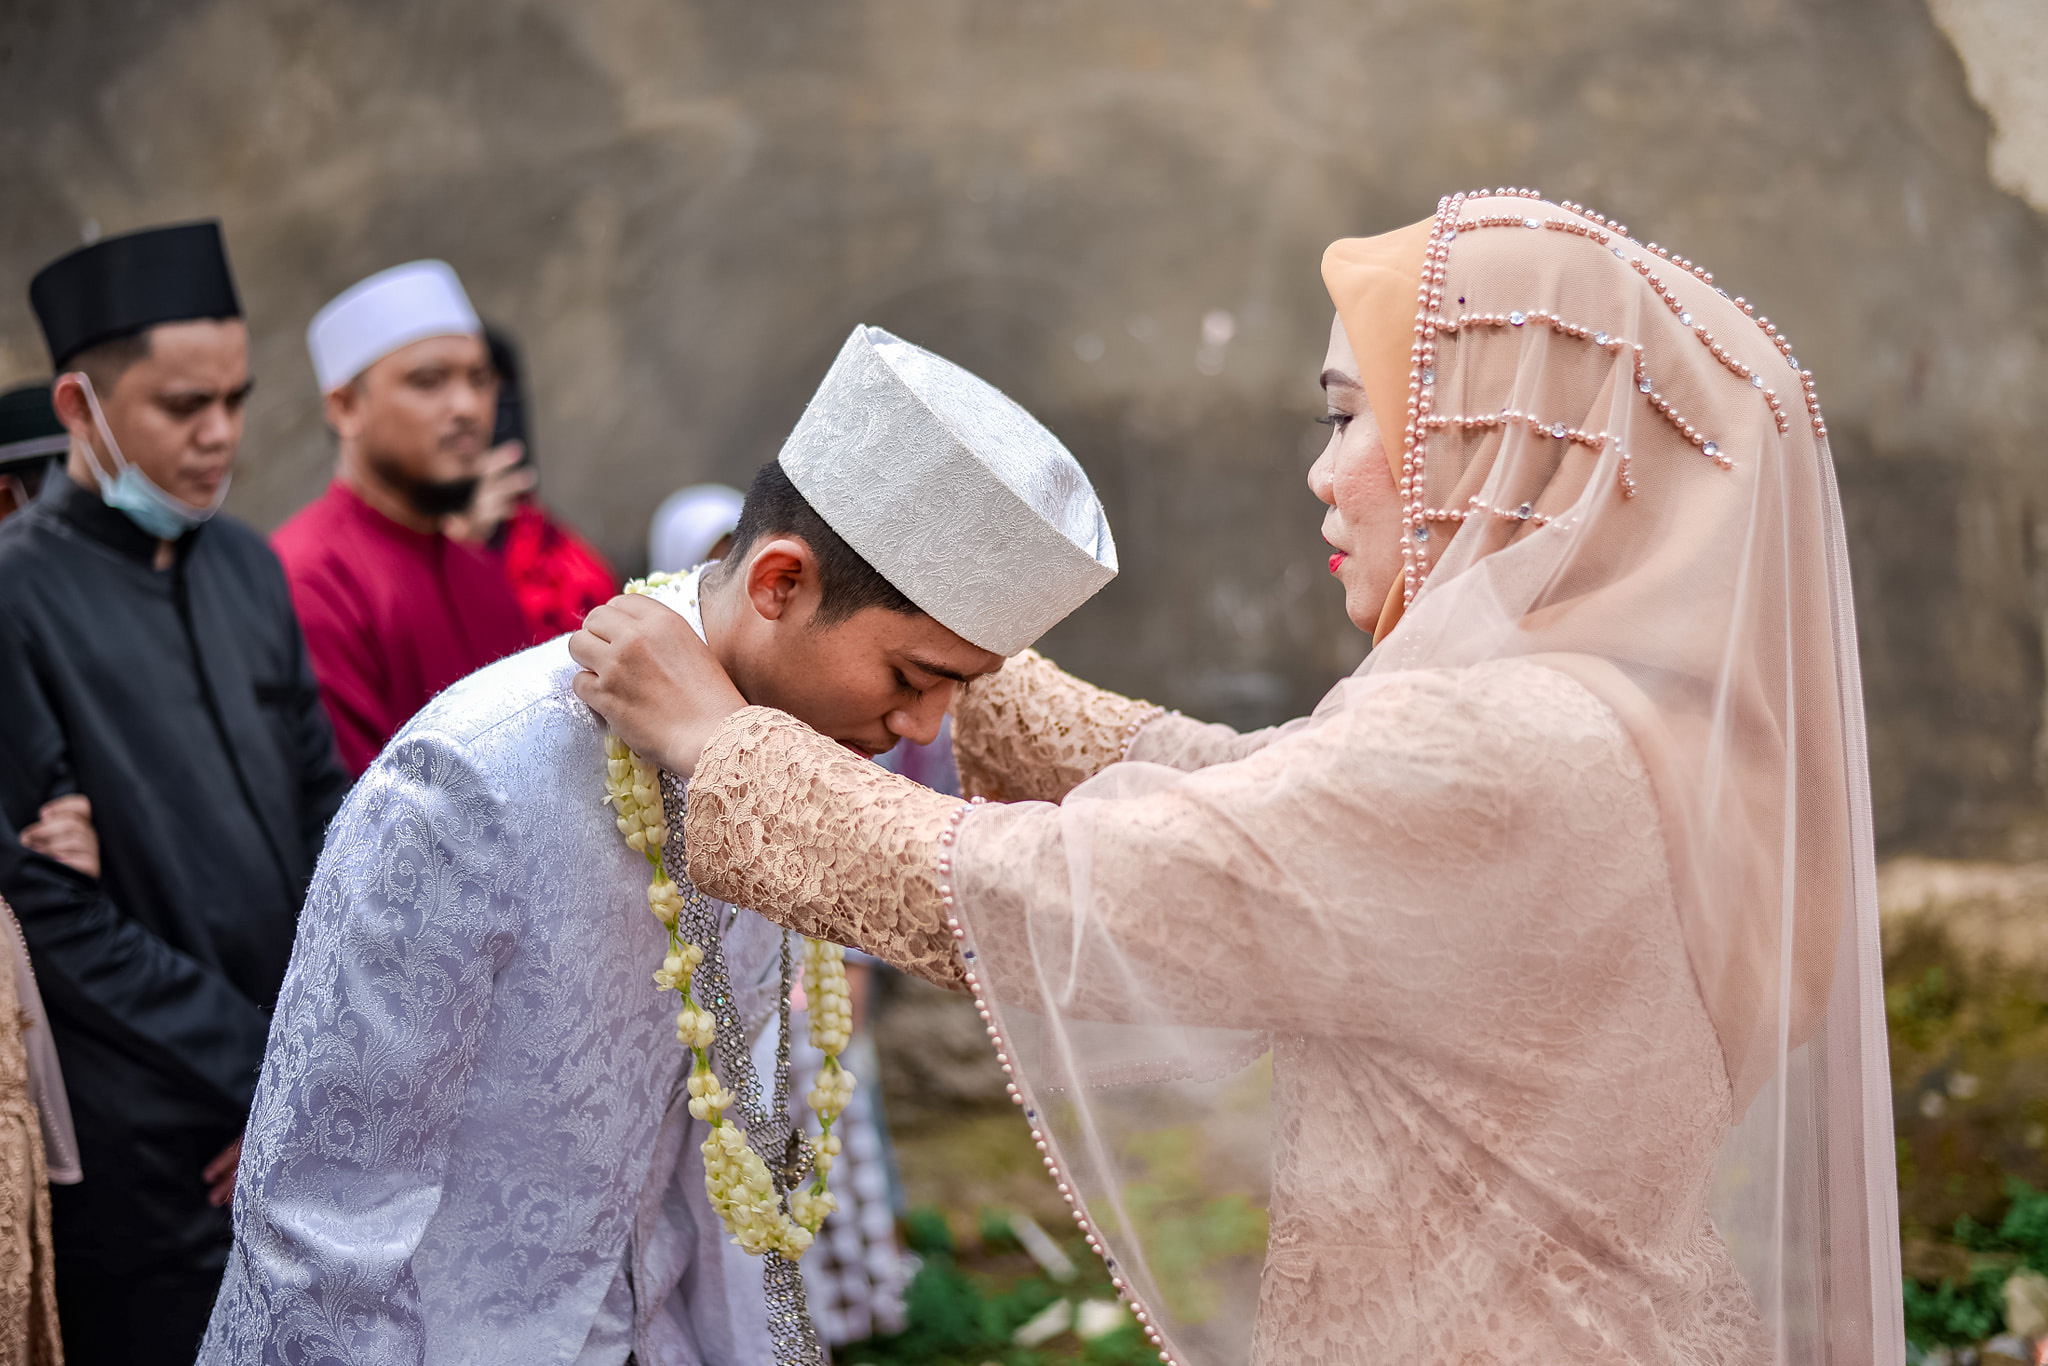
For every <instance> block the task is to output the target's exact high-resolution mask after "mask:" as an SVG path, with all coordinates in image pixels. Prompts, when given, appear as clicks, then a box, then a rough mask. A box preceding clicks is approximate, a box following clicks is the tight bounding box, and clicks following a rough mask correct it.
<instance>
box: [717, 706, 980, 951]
mask: <svg viewBox="0 0 2048 1366" xmlns="http://www.w3.org/2000/svg"><path fill="white" fill-rule="evenodd" d="M959 809H960V803H959V802H958V801H957V800H956V799H954V798H952V797H942V796H940V795H939V794H938V793H936V792H933V791H932V790H931V789H930V788H927V787H923V786H920V785H919V784H917V783H914V782H912V781H910V779H908V778H901V777H898V776H897V775H895V774H894V773H890V772H889V771H887V770H886V769H884V768H882V767H881V766H880V765H878V764H875V763H872V762H870V761H868V760H865V759H859V758H856V757H854V755H853V754H851V753H850V752H849V751H848V750H847V749H846V748H845V747H844V746H842V745H839V744H838V743H836V742H834V741H832V740H828V739H826V738H825V737H824V736H822V735H820V734H818V732H816V731H814V730H812V729H811V728H810V727H809V726H807V725H805V724H804V723H803V722H801V721H799V720H797V719H796V718H795V717H793V716H791V715H789V714H788V713H786V712H780V711H776V710H775V709H774V708H772V707H747V708H744V709H743V710H741V711H738V712H735V713H734V714H733V715H732V716H731V717H730V718H728V719H727V720H726V722H725V724H724V725H722V726H720V727H719V728H718V730H717V732H716V733H715V734H714V735H713V736H712V737H711V742H710V743H709V744H707V745H706V746H705V747H704V755H703V757H702V758H701V759H699V760H698V761H697V771H696V773H695V774H694V775H692V777H691V779H690V804H689V813H688V814H687V815H686V816H685V817H684V821H683V834H684V840H685V842H686V845H687V847H688V849H689V851H690V880H691V881H692V882H694V883H695V884H696V885H697V887H698V888H699V889H701V890H702V891H704V892H706V893H708V894H710V895H711V896H715V897H719V898H721V899H723V900H726V901H732V902H734V903H736V904H738V905H742V906H765V907H771V908H773V909H772V910H771V911H769V912H764V914H768V915H770V917H771V918H772V919H774V920H775V921H777V922H778V923H780V924H782V925H784V926H786V927H787V928H789V929H793V930H795V931H797V932H798V933H800V934H807V935H810V936H811V937H812V938H815V939H829V940H831V941H832V942H833V943H835V944H851V945H855V946H857V947H859V948H862V949H865V950H867V951H868V952H869V953H872V954H874V955H875V956H876V957H877V958H880V959H882V960H884V961H885V962H887V963H889V964H890V965H891V966H894V967H897V968H901V969H902V970H903V971H905V972H911V973H915V974H917V975H918V976H919V977H922V978H924V979H925V980H926V981H929V982H936V983H938V984H939V985H940V986H943V987H953V988H956V989H957V988H959V987H960V985H961V966H960V957H959V954H958V953H956V952H955V950H954V947H953V937H952V935H951V934H950V933H948V932H947V930H946V917H945V911H944V908H943V907H942V905H941V904H940V901H939V884H938V876H937V851H938V847H939V834H940V832H941V831H943V830H944V829H945V828H946V826H947V824H948V823H949V822H950V821H951V820H952V819H953V815H954V813H955V812H956V811H958V810H959Z"/></svg>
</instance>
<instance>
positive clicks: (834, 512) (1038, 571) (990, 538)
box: [778, 326, 1116, 655]
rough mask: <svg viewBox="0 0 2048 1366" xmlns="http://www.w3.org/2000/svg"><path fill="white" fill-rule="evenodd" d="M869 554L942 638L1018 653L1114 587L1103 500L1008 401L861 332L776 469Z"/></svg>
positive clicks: (894, 340) (938, 360) (948, 368)
mask: <svg viewBox="0 0 2048 1366" xmlns="http://www.w3.org/2000/svg"><path fill="white" fill-rule="evenodd" d="M778 459H779V461H780V463H781V465H782V469H783V472H784V473H785V474H787V475H788V476H789V481H790V483H792V484H794V485H796V488H797V492H799V493H801V494H803V496H804V498H805V499H806V500H807V501H808V502H809V503H810V505H811V506H812V507H813V508H815V509H816V510H817V513H818V515H819V516H820V517H823V518H824V519H825V522H826V524H827V525H828V526H830V527H831V528H832V529H833V530H834V531H836V532H838V533H839V535H840V536H841V537H842V538H843V539H844V540H845V541H846V543H847V544H848V545H850V546H852V547H853V548H854V550H855V551H857V552H858V553H859V555H860V557H861V558H862V559H864V560H866V561H867V562H868V563H869V564H871V565H873V566H874V567H875V571H876V572H877V573H879V574H880V575H881V576H882V577H883V578H885V579H887V580H888V581H889V582H890V583H892V584H894V585H895V586H896V588H897V589H898V590H899V591H900V592H902V594H903V595H904V596H905V597H907V598H909V599H910V600H911V601H912V602H914V603H916V604H917V605H918V606H919V607H921V608H923V609H924V610H925V611H926V612H928V613H930V614H931V616H932V617H933V618H934V619H936V620H937V621H938V622H939V623H940V624H941V625H943V626H945V627H947V628H949V629H950V630H952V631H953V632H954V633H955V634H956V635H958V636H960V637H961V638H962V639H963V640H966V641H968V642H970V643H971V644H975V645H979V646H980V647H981V648H982V649H984V650H992V651H994V652H995V653H997V654H999V655H1013V654H1016V653H1017V652H1018V651H1019V650H1022V649H1023V648H1025V647H1026V646H1028V645H1030V644H1031V643H1032V642H1033V641H1034V640H1037V639H1038V638H1039V636H1041V635H1043V634H1045V632H1046V630H1047V629H1048V628H1050V627H1051V626H1052V625H1053V624H1054V623H1055V622H1057V621H1059V620H1060V619H1061V618H1062V617H1064V616H1066V615H1067V613H1069V612H1071V611H1073V610H1074V609H1075V608H1076V607H1079V606H1080V605H1081V604H1082V603H1084V602H1086V601H1088V599H1089V598H1091V597H1093V596H1094V595H1095V593H1096V591H1097V590H1098V589H1100V588H1101V587H1102V585H1104V584H1106V583H1108V582H1109V581H1110V580H1111V579H1113V578H1115V577H1116V542H1115V541H1113V540H1112V539H1111V538H1110V534H1109V519H1108V518H1106V517H1104V516H1103V514H1102V504H1101V503H1100V502H1098V501H1097V500H1096V497H1095V489H1094V487H1093V486H1092V485H1090V484H1089V482H1088V476H1087V475H1086V474H1085V473H1083V472H1082V469H1081V466H1080V464H1079V463H1078V462H1077V461H1075V459H1074V457H1073V456H1072V455H1071V454H1069V453H1068V451H1067V448H1066V447H1065V446H1063V445H1061V444H1060V440H1059V438H1058V437H1056V436H1054V435H1053V434H1052V433H1051V432H1049V431H1047V430H1046V429H1045V428H1044V427H1043V426H1042V425H1040V423H1039V421H1038V419H1036V418H1034V417H1032V416H1031V414H1029V413H1027V412H1025V411H1024V410H1023V409H1022V408H1020V407H1018V406H1017V405H1016V404H1015V403H1013V402H1011V401H1010V399H1008V398H1006V397H1005V396H1004V395H1003V394H1002V392H1001V391H1000V390H998V389H997V388H996V387H995V386H994V385H992V384H990V383H988V382H987V381H986V380H983V379H980V378H978V377H976V376H974V375H971V374H969V373H968V372H967V371H965V370H963V369H961V368H960V367H959V366H957V365H955V364H953V363H952V362H951V361H949V360H946V359H944V358H942V357H939V356H935V355H933V354H932V353H931V352H929V351H927V350H925V349H924V348H923V347H921V346H913V345H912V344H911V343H909V342H907V341H904V340H902V339H901V338H900V337H893V336H891V335H890V334H889V333H887V332H884V331H883V330H882V329H881V328H879V327H866V326H860V327H855V328H854V329H853V335H852V336H850V337H848V338H847V339H846V345H844V346H842V347H840V348H839V356H838V359H836V360H834V361H833V362H832V368H831V370H829V371H828V372H826V375H825V380H824V382H823V383H822V384H820V385H819V386H818V392H817V393H816V394H814V395H812V396H811V402H810V406H809V407H807V408H805V409H804V415H803V417H802V418H801V419H800V420H799V421H798V422H797V424H796V430H795V431H793V432H791V433H790V434H789V440H788V441H787V442H785V443H784V444H783V447H782V454H781V455H780V456H779V457H778Z"/></svg>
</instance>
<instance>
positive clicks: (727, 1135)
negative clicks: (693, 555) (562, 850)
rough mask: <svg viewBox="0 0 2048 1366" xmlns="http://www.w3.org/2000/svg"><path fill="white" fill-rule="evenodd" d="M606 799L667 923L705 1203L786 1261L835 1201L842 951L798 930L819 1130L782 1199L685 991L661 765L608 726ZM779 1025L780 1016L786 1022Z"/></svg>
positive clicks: (696, 951)
mask: <svg viewBox="0 0 2048 1366" xmlns="http://www.w3.org/2000/svg"><path fill="white" fill-rule="evenodd" d="M673 577H676V576H673V575H668V574H654V575H649V576H648V577H647V578H644V579H635V580H633V581H632V582H631V583H629V584H627V585H626V591H627V592H628V593H645V592H648V591H649V590H651V589H655V588H659V587H661V586H662V585H663V584H665V583H667V582H668V581H669V580H670V579H671V578H673ZM604 743H605V800H606V801H607V802H608V803H609V804H610V805H611V807H612V810H613V812H614V813H615V816H616V820H617V824H618V828H619V834H620V835H621V836H622V837H623V838H624V839H625V841H626V845H627V847H628V848H630V849H632V850H633V851H634V852H636V853H638V854H640V855H641V856H642V857H644V858H645V859H646V860H647V862H648V864H649V865H650V866H651V867H652V868H653V870H654V872H653V876H652V877H651V878H650V879H649V881H648V885H647V908H648V909H649V910H650V911H652V912H653V913H654V917H655V919H657V920H659V921H660V922H661V923H662V925H663V927H664V928H666V929H667V930H668V954H667V956H666V957H665V958H663V959H662V964H661V967H660V968H658V969H656V971H655V973H654V985H655V989H656V990H658V991H674V992H676V993H677V994H678V995H680V996H681V997H682V1001H683V1008H682V1009H681V1010H680V1011H678V1012H677V1013H676V1041H677V1042H678V1043H680V1044H682V1045H683V1046H684V1047H685V1048H687V1049H689V1050H690V1054H691V1066H690V1077H689V1082H688V1089H689V1095H690V1113H691V1115H692V1116H694V1117H695V1118H697V1119H699V1120H702V1121H704V1122H705V1123H707V1124H709V1125H710V1126H711V1132H710V1134H709V1135H708V1136H707V1137H706V1138H705V1140H704V1143H703V1145H702V1147H701V1148H700V1151H701V1152H702V1153H703V1155H704V1187H705V1191H706V1192H707V1193H708V1194H709V1195H710V1197H711V1207H712V1208H713V1209H715V1210H717V1211H718V1217H719V1219H720V1220H721V1221H722V1222H723V1223H724V1224H725V1227H726V1231H727V1232H728V1233H730V1234H732V1236H733V1240H734V1241H735V1242H737V1243H738V1244H739V1245H740V1247H741V1249H742V1250H744V1251H746V1252H748V1253H750V1254H752V1255H754V1256H760V1255H761V1254H763V1253H767V1252H779V1253H781V1254H782V1255H783V1256H784V1257H786V1258H788V1259H789V1260H790V1261H792V1262H793V1261H795V1260H797V1259H798V1258H799V1257H801V1256H803V1254H804V1253H805V1251H806V1250H808V1249H809V1247H810V1245H811V1242H812V1239H813V1238H814V1237H815V1236H816V1234H817V1232H818V1229H819V1227H820V1226H821V1225H822V1224H823V1223H824V1222H825V1219H826V1217H827V1216H828V1215H830V1214H831V1213H832V1212H833V1211H834V1210H835V1209H837V1208H838V1207H839V1202H838V1200H837V1198H835V1197H834V1196H833V1195H832V1193H831V1192H830V1191H828V1190H827V1189H826V1188H825V1177H826V1174H827V1173H828V1172H829V1171H831V1169H832V1159H833V1158H834V1157H835V1156H837V1155H838V1153H839V1136H838V1135H837V1134H835V1133H833V1132H832V1122H833V1120H835V1119H837V1118H838V1117H839V1115H840V1113H841V1112H842V1111H844V1110H845V1109H846V1104H847V1102H848V1100H850V1099H851V1098H852V1096H853V1087H854V1078H853V1073H852V1072H850V1071H848V1070H847V1069H845V1068H844V1067H842V1066H840V1063H839V1054H840V1052H841V1051H842V1050H844V1049H845V1047H846V1045H847V1042H848V1040H849V1038H850V1037H851V1034H852V1031H853V997H852V993H851V991H850V990H849V988H848V985H847V980H846V950H845V949H843V948H841V947H840V946H839V945H837V944H828V943H825V942H823V941H821V940H815V939H806V940H804V944H803V953H804V977H805V981H806V984H807V988H808V996H809V1014H810V1030H811V1043H812V1044H813V1045H814V1046H815V1047H816V1048H817V1049H818V1051H819V1052H821V1053H823V1054H824V1055H825V1064H824V1066H823V1068H821V1069H820V1071H819V1073H818V1079H817V1081H816V1083H815V1084H814V1085H813V1086H812V1088H811V1093H810V1096H809V1100H810V1105H811V1108H812V1109H813V1110H815V1111H816V1112H817V1115H818V1122H819V1133H818V1136H817V1137H816V1138H813V1139H810V1140H808V1144H809V1147H810V1150H811V1166H812V1170H813V1171H814V1172H815V1173H816V1177H815V1179H814V1180H813V1181H812V1183H811V1185H810V1187H809V1189H803V1188H798V1189H795V1190H792V1191H791V1192H790V1193H789V1202H788V1204H789V1207H788V1209H787V1210H785V1209H784V1208H783V1201H782V1198H781V1197H780V1196H779V1195H778V1194H777V1192H776V1189H775V1182H774V1178H773V1177H772V1176H771V1174H770V1173H769V1171H768V1165H767V1163H765V1162H763V1161H762V1160H761V1155H760V1154H759V1153H757V1152H755V1151H754V1149H753V1148H752V1147H751V1146H750V1145H749V1144H748V1143H747V1140H746V1135H745V1134H744V1133H743V1132H742V1131H741V1129H740V1127H739V1125H738V1123H737V1122H736V1121H735V1120H733V1119H730V1118H728V1117H727V1115H726V1111H727V1110H730V1109H732V1108H733V1107H734V1105H735V1104H736V1101H735V1099H734V1096H733V1093H732V1092H731V1091H729V1090H727V1089H726V1087H725V1085H724V1084H723V1083H722V1082H720V1081H719V1079H718V1076H717V1074H716V1073H715V1072H714V1071H713V1070H712V1067H711V1045H712V1042H713V1040H714V1038H715V1037H716V1034H717V1021H716V1019H715V1017H714V1016H713V1015H712V1013H711V1012H710V1011H709V1010H706V1009H705V1008H704V1007H703V1006H702V1005H700V1004H699V1003H698V1002H697V1000H696V998H695V997H694V996H692V994H691V982H692V979H693V976H694V974H695V972H696V970H697V968H698V967H699V966H700V965H701V964H702V963H703V962H704V950H703V948H702V947H701V946H699V945H696V944H692V943H689V942H688V941H686V940H685V939H684V938H683V937H682V930H681V926H680V921H681V917H682V909H683V894H682V890H681V889H680V888H679V887H678V886H677V885H676V884H675V883H674V882H673V881H672V880H671V879H670V878H669V875H668V873H667V871H666V870H665V869H664V868H663V867H662V863H661V853H662V849H663V847H664V846H665V845H666V844H667V843H668V836H669V829H668V820H667V816H666V815H665V813H664V812H663V809H662V804H661V778H660V771H659V770H658V769H657V768H656V767H655V766H654V765H653V764H651V763H649V762H647V760H645V759H643V758H641V757H640V756H639V755H638V754H635V753H634V752H633V751H632V750H631V749H629V748H627V746H626V744H625V742H624V741H622V740H620V739H619V738H618V737H617V736H615V735H609V734H608V735H606V736H605V742H604ZM784 1028H785V1029H786V1028H787V1025H786V1024H785V1025H784Z"/></svg>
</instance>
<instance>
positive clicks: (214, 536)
mask: <svg viewBox="0 0 2048 1366" xmlns="http://www.w3.org/2000/svg"><path fill="white" fill-rule="evenodd" d="M201 536H202V537H203V544H204V545H205V546H206V549H207V551H208V553H210V554H214V555H218V556H220V557H221V558H222V559H224V560H228V561H230V562H232V563H234V564H236V565H242V566H248V567H252V568H257V569H261V570H269V571H272V572H275V571H276V568H277V553H276V552H275V551H273V550H272V549H271V548H270V543H269V542H268V541H266V540H264V539H263V533H262V532H260V531H258V530H257V529H256V528H255V527H252V526H250V525H249V524H248V523H247V522H245V521H242V520H241V519H240V518H238V517H229V516H227V515H226V514H222V515H221V516H218V517H215V518H213V519H212V520H210V521H208V522H207V524H206V529H205V530H204V531H203V532H202V533H201Z"/></svg>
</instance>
